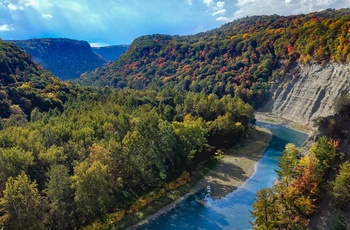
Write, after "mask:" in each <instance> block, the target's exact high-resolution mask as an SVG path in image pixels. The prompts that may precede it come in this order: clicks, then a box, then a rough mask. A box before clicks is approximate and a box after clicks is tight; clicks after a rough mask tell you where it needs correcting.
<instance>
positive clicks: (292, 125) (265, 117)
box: [255, 112, 314, 135]
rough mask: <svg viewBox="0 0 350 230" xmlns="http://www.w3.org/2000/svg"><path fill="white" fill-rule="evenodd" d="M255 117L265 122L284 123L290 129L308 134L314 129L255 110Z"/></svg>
mask: <svg viewBox="0 0 350 230" xmlns="http://www.w3.org/2000/svg"><path fill="white" fill-rule="evenodd" d="M255 119H256V120H258V121H262V122H266V123H272V124H279V125H285V126H288V127H289V128H291V129H294V130H297V131H298V132H302V133H306V134H308V135H310V134H311V133H312V132H313V131H314V129H313V128H311V127H309V126H306V125H302V124H299V123H296V122H293V121H291V120H287V119H284V118H282V117H279V116H275V115H272V114H269V113H261V112H255Z"/></svg>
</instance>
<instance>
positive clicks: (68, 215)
mask: <svg viewBox="0 0 350 230" xmlns="http://www.w3.org/2000/svg"><path fill="white" fill-rule="evenodd" d="M47 178H48V181H47V183H46V189H45V191H44V192H45V194H46V196H47V201H48V208H49V215H48V217H47V222H48V226H49V228H50V229H71V228H73V221H72V219H73V218H72V217H73V215H72V212H73V203H74V193H73V190H72V189H71V180H70V178H69V174H68V169H67V168H66V167H65V166H63V165H53V166H51V168H50V170H49V172H48V173H47Z"/></svg>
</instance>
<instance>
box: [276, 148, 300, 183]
mask: <svg viewBox="0 0 350 230" xmlns="http://www.w3.org/2000/svg"><path fill="white" fill-rule="evenodd" d="M299 156H300V152H299V149H298V148H297V147H295V145H293V144H287V145H286V147H285V149H284V152H283V155H282V156H281V158H280V159H279V162H278V166H279V167H280V170H278V171H277V174H278V176H279V177H280V178H281V180H282V182H285V183H286V185H287V186H288V185H289V183H290V182H291V181H292V179H293V178H295V176H296V174H297V173H298V171H297V170H296V167H297V165H298V162H299Z"/></svg>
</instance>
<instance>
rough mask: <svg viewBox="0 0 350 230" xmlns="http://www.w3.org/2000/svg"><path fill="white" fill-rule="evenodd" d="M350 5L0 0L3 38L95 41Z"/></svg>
mask: <svg viewBox="0 0 350 230" xmlns="http://www.w3.org/2000/svg"><path fill="white" fill-rule="evenodd" d="M345 7H350V0H0V38H1V39H2V40H9V39H11V40H12V39H16V40H18V39H30V38H60V37H61V38H72V39H77V40H85V41H88V42H89V43H90V44H91V45H92V46H104V45H118V44H131V42H132V41H133V40H134V39H135V38H137V37H139V36H142V35H149V34H170V35H191V34H196V33H199V32H205V31H207V30H211V29H214V28H218V27H220V26H221V25H223V24H225V23H227V22H230V21H233V20H235V19H239V18H242V17H245V16H251V15H263V14H264V15H271V14H279V15H291V14H300V13H309V12H314V11H320V10H324V9H328V8H335V9H340V8H345Z"/></svg>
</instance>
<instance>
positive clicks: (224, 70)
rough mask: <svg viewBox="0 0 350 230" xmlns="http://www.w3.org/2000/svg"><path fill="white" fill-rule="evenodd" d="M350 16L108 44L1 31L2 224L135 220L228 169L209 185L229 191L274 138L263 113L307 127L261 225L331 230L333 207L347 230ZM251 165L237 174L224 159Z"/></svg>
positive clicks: (265, 199) (260, 209) (265, 196)
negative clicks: (324, 212) (5, 35)
mask: <svg viewBox="0 0 350 230" xmlns="http://www.w3.org/2000/svg"><path fill="white" fill-rule="evenodd" d="M349 15H350V10H349V9H340V10H332V9H328V10H324V11H320V12H314V13H310V14H302V15H291V16H278V15H271V16H251V17H245V18H242V19H237V20H235V21H233V22H230V23H227V24H225V25H223V26H222V27H220V28H217V29H213V30H210V31H207V32H202V33H198V34H194V35H188V36H178V35H174V36H170V35H163V34H153V35H146V36H141V37H139V38H136V39H135V40H134V41H133V42H132V44H131V45H130V46H116V47H114V46H111V47H105V48H104V49H101V48H100V49H96V48H91V47H90V45H89V43H87V42H85V41H78V40H73V39H63V38H62V39H61V38H58V39H45V38H42V39H30V40H17V41H14V40H13V41H11V42H10V41H2V40H0V77H1V78H0V118H1V119H0V167H1V169H2V170H1V172H0V228H4V229H25V228H27V229H72V228H75V229H110V228H117V229H122V228H126V227H129V226H133V225H134V224H136V223H137V222H138V221H141V220H143V219H145V218H147V217H148V216H149V215H152V214H153V213H155V212H156V211H157V210H158V209H161V208H162V207H163V206H166V205H169V204H170V205H172V202H176V201H177V200H178V199H180V198H181V197H183V196H186V194H188V192H191V193H193V192H194V191H197V190H199V189H202V188H203V187H205V186H206V185H207V184H208V183H209V184H210V183H211V182H210V181H213V180H214V181H215V180H216V181H219V180H217V179H218V178H220V177H221V178H223V177H224V178H225V177H226V176H227V177H231V178H226V179H222V180H221V182H220V181H219V182H218V184H216V185H215V186H214V185H212V186H213V187H216V189H217V190H216V191H213V196H214V197H215V198H218V197H223V196H225V195H226V194H227V193H229V192H231V191H232V190H234V189H236V187H238V186H239V185H240V184H241V183H242V182H243V181H245V180H246V179H248V178H249V176H250V175H251V174H252V168H253V167H254V164H255V162H256V161H257V160H258V159H260V158H261V155H262V152H263V150H264V149H265V148H266V143H268V142H269V138H270V137H271V136H270V135H261V136H259V135H257V134H256V132H258V131H256V130H255V127H254V123H255V122H256V119H258V120H265V121H268V122H276V121H277V122H280V121H282V122H286V123H287V124H288V125H290V126H291V127H293V128H295V129H300V130H308V132H309V135H310V136H309V138H308V141H307V145H306V147H304V148H303V149H299V148H297V147H295V146H293V145H287V146H286V148H285V150H281V152H284V154H283V155H282V157H281V158H280V160H279V161H278V163H277V164H278V166H279V167H280V169H279V170H277V175H278V181H277V182H276V184H275V186H273V187H272V188H266V189H264V188H262V189H261V190H260V191H259V192H257V198H256V202H255V203H254V204H253V211H252V214H253V215H254V216H255V219H254V221H253V223H252V226H251V227H252V228H253V229H261V228H266V229H270V228H271V229H275V228H277V229H300V228H303V229H304V228H311V229H319V228H321V227H320V226H317V224H316V225H315V224H310V223H317V222H318V220H319V219H320V218H321V217H322V216H321V215H319V214H317V210H318V208H319V207H318V204H319V203H322V204H325V205H324V206H322V207H321V209H322V208H324V207H327V209H331V212H334V213H337V216H335V215H334V216H332V215H328V216H327V217H322V218H327V220H325V221H323V222H322V224H323V227H324V228H325V229H327V228H332V227H334V226H336V225H337V226H340V227H342V229H347V228H348V227H349V226H350V221H349V220H350V216H349V211H348V209H347V206H348V204H349V202H350V190H349V187H347V183H344V182H343V181H348V180H350V178H347V177H346V175H347V171H346V170H347V167H346V162H348V160H349V157H348V155H347V152H348V147H349V140H350V136H349V133H348V129H349V123H350V122H349V115H348V114H349V112H350V96H349V88H350V81H349V79H350V78H349V77H350V76H349V75H350V69H349V64H348V63H349V61H350V33H349V31H350V16H349ZM106 49H107V50H108V49H110V50H112V54H111V53H108V54H107V53H103V52H105V51H106ZM99 52H100V53H99ZM97 53H99V55H98V54H97ZM104 56H105V58H103V57H104ZM112 59H115V60H112ZM50 71H52V72H50ZM68 79H69V81H64V80H68ZM263 137H264V138H263ZM259 138H260V139H264V140H259ZM254 143H255V144H254ZM239 146H246V149H245V150H242V149H240V150H237V149H239ZM247 146H248V147H247ZM252 146H253V147H252ZM254 148H257V151H250V150H251V149H254ZM235 150H237V152H236V151H235ZM225 155H227V156H226V157H225ZM241 159H245V160H242V161H243V163H244V165H243V166H242V165H239V166H237V165H236V166H237V167H242V168H244V169H243V171H244V173H241V174H242V175H241V176H242V177H239V178H236V179H238V183H237V181H235V180H234V179H232V177H237V175H236V174H234V175H233V176H232V175H230V172H229V170H228V171H227V172H226V171H225V167H228V166H224V167H223V166H222V164H225V162H226V163H227V162H230V160H232V161H241ZM220 165H221V166H220ZM233 165H234V164H233ZM233 165H232V164H230V168H231V169H232V168H234V167H236V166H233ZM341 165H342V166H341ZM343 165H344V166H343ZM220 167H221V169H220ZM213 168H214V169H213ZM218 168H219V169H218ZM210 169H213V170H212V171H210ZM215 170H218V171H215ZM216 172H218V173H216ZM206 173H207V174H206ZM220 173H221V174H220ZM205 174H206V175H205ZM215 174H216V175H215ZM338 174H339V176H337V175H338ZM215 177H217V178H215ZM208 178H209V179H208ZM198 181H199V182H198ZM208 181H209V182H208ZM197 182H198V183H197ZM196 184H197V185H196ZM326 191H329V192H328V193H327V192H326ZM187 196H188V195H187ZM342 198H344V203H342V202H339V200H342ZM266 207H268V208H266ZM147 209H150V211H144V210H147ZM264 213H265V215H264ZM310 219H311V220H312V221H311V222H310Z"/></svg>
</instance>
